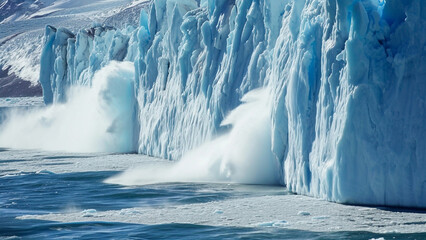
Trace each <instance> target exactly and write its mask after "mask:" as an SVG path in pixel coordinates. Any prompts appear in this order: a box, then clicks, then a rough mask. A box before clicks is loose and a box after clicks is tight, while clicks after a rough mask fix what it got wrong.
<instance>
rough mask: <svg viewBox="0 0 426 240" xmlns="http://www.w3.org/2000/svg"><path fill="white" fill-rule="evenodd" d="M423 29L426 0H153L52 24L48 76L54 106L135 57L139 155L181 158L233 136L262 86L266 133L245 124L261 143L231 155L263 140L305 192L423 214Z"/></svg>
mask: <svg viewBox="0 0 426 240" xmlns="http://www.w3.org/2000/svg"><path fill="white" fill-rule="evenodd" d="M424 26H426V3H425V2H424V1H422V0H408V1H407V0H387V1H385V0H297V1H296V0H279V1H278V0H277V1H268V0H232V1H227V0H181V1H178V0H167V1H166V0H153V1H151V3H150V5H149V8H147V9H143V10H142V11H141V14H140V21H139V26H138V27H136V28H134V27H131V26H127V27H123V28H121V29H118V28H112V27H108V26H105V25H99V24H97V25H96V24H95V25H93V27H91V28H88V29H83V30H80V31H79V32H78V33H76V34H75V33H72V32H71V31H69V30H67V29H65V28H54V27H52V26H47V27H46V31H45V37H44V46H43V50H42V55H41V64H40V67H41V68H40V82H41V84H42V87H43V93H44V100H45V103H46V104H57V103H61V102H65V101H68V98H69V97H72V96H67V89H69V88H70V87H71V86H91V85H92V84H93V83H92V78H93V76H94V74H95V73H96V72H97V71H100V70H101V69H102V68H103V67H104V66H107V65H108V63H109V62H111V61H131V62H133V63H134V67H135V74H134V91H133V93H132V97H134V99H135V101H136V102H137V104H136V107H135V108H136V114H133V113H132V115H133V122H134V125H137V126H132V129H134V131H136V133H135V135H137V136H136V137H134V140H133V141H134V142H133V143H132V144H133V145H134V146H135V147H134V150H135V151H138V152H139V153H141V154H146V155H151V156H156V157H162V158H167V159H173V160H177V159H180V158H182V157H183V158H185V157H184V156H185V154H186V153H187V152H188V151H189V150H191V149H196V148H197V147H199V146H200V145H201V144H203V143H205V142H209V141H213V142H214V139H216V138H217V137H220V136H223V135H226V134H230V133H232V128H233V126H232V123H233V121H231V122H229V123H230V124H226V123H227V122H226V117H227V116H228V115H229V114H230V113H231V112H232V110H233V109H235V108H237V107H238V106H239V105H241V103H242V99H243V97H244V96H245V95H246V94H247V93H249V94H250V92H251V91H252V90H254V89H258V88H263V89H265V91H267V92H268V93H269V94H268V98H269V100H268V102H271V104H265V106H264V108H265V111H266V112H267V113H268V117H267V119H268V121H267V123H266V126H268V127H267V128H259V127H258V126H255V127H251V125H250V124H248V125H246V128H245V129H244V127H242V129H243V130H244V131H248V132H250V131H252V130H253V129H256V130H258V129H264V130H263V131H265V132H264V133H263V134H262V136H263V137H258V136H257V135H256V134H242V135H237V136H236V137H235V136H234V139H237V141H233V142H232V143H233V144H234V145H231V146H228V147H229V148H235V149H239V150H238V151H239V152H240V153H241V155H242V156H244V155H243V153H244V151H248V150H249V149H247V148H248V147H250V146H251V145H248V146H247V147H239V141H238V139H240V140H241V141H246V139H245V138H247V137H249V138H253V142H254V145H262V147H261V149H267V152H268V153H266V154H264V155H263V156H260V158H262V157H263V158H264V159H263V161H264V162H269V163H270V162H273V164H274V166H276V167H275V168H276V169H275V171H277V172H278V174H277V175H278V177H277V179H278V181H279V183H281V184H283V185H285V186H286V187H287V188H288V189H289V190H290V191H293V192H295V193H299V194H304V195H309V196H314V197H318V198H323V199H326V200H329V201H335V202H340V203H351V204H368V205H386V206H402V207H420V208H425V207H426V174H425V171H426V140H425V136H426V125H425V120H426V95H425V93H426V70H425V66H426V31H425V27H424ZM88 104H90V103H88ZM254 109H255V110H253V111H258V110H256V109H258V108H254ZM248 111H249V110H248ZM127 112H129V111H127ZM130 112H131V111H130ZM254 115H256V114H254ZM224 120H225V121H224ZM249 122H250V121H249ZM259 122H260V123H262V124H265V123H264V121H259ZM240 128H241V127H240ZM264 136H267V140H265V137H264ZM233 155H234V154H231V155H230V156H228V157H230V158H232V156H233ZM237 155H238V154H237ZM238 161H244V159H239V160H238ZM247 161H249V160H247ZM269 163H268V164H269ZM256 164H258V163H256ZM265 164H266V163H265ZM256 166H257V165H256ZM251 174H255V173H251Z"/></svg>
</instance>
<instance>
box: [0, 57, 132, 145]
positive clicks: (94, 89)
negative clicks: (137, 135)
mask: <svg viewBox="0 0 426 240" xmlns="http://www.w3.org/2000/svg"><path fill="white" fill-rule="evenodd" d="M92 82H93V85H92V86H91V87H72V88H70V90H69V92H68V94H67V96H68V99H69V100H68V101H67V102H66V103H63V104H54V105H51V106H48V107H44V108H40V109H34V110H31V111H14V112H11V113H10V114H9V116H8V117H7V119H6V121H5V122H3V124H2V125H1V126H0V146H2V147H10V148H20V149H43V150H50V151H70V152H131V151H133V150H134V143H133V127H132V126H133V120H134V114H135V113H134V110H135V109H134V106H135V103H134V102H135V99H134V66H133V63H130V62H121V63H119V62H111V63H110V64H109V65H107V66H106V67H104V68H103V69H101V70H99V71H98V72H97V73H96V74H95V75H94V77H93V81H92Z"/></svg>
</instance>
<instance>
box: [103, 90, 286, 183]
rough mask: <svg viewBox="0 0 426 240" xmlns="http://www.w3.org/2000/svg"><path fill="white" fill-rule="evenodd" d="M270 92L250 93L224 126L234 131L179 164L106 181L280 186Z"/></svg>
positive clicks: (130, 172)
mask: <svg viewBox="0 0 426 240" xmlns="http://www.w3.org/2000/svg"><path fill="white" fill-rule="evenodd" d="M269 96H270V94H269V91H268V90H267V89H258V90H254V91H251V92H249V93H248V94H246V95H245V96H244V97H243V99H242V102H243V103H242V104H241V105H240V106H239V107H237V108H236V109H235V110H233V111H232V112H231V113H230V114H229V116H228V117H227V118H226V119H225V120H224V121H223V122H222V125H231V126H232V129H231V130H230V131H229V132H228V133H226V134H224V135H222V136H219V137H218V138H216V139H214V140H212V141H210V142H207V143H205V144H203V145H202V146H200V147H198V148H196V149H194V150H192V151H190V152H189V153H187V154H186V155H185V156H183V158H182V159H181V160H180V161H178V162H176V163H171V164H170V163H169V164H167V163H164V162H163V163H156V164H153V165H151V166H144V167H143V168H142V167H141V168H136V169H131V170H128V171H125V172H124V173H122V174H120V175H118V176H115V177H112V178H110V179H108V180H106V182H107V183H114V184H122V185H143V184H152V183H159V182H235V183H246V184H277V183H278V173H277V171H278V169H279V168H278V167H277V166H276V162H275V160H274V157H273V155H272V152H271V120H270V114H271V112H270V111H271V103H270V98H269Z"/></svg>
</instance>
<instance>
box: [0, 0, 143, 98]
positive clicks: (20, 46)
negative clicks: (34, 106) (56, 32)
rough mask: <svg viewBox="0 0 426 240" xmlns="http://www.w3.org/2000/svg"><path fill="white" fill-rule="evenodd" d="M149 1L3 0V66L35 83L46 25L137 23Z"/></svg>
mask: <svg viewBox="0 0 426 240" xmlns="http://www.w3.org/2000/svg"><path fill="white" fill-rule="evenodd" d="M146 2H147V0H135V1H132V0H108V1H105V0H95V1H86V0H5V1H3V2H2V3H0V22H1V23H0V67H1V68H2V69H3V70H6V69H8V71H9V73H10V74H12V75H13V76H15V78H14V79H20V80H19V81H21V82H22V80H24V81H29V82H30V83H31V85H32V86H34V85H36V84H38V80H39V70H40V55H41V49H42V37H43V34H44V29H45V26H46V25H49V24H52V25H57V26H63V27H67V28H69V29H72V30H77V29H81V28H88V27H90V26H92V25H93V23H105V24H108V25H109V26H119V27H124V26H125V25H135V26H137V25H138V24H137V23H138V19H139V13H140V9H141V8H142V7H143V6H144V5H145V3H146ZM8 84H12V82H9V83H8ZM14 88H19V86H14ZM23 91H25V90H23Z"/></svg>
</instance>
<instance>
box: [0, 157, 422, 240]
mask: <svg viewBox="0 0 426 240" xmlns="http://www.w3.org/2000/svg"><path fill="white" fill-rule="evenodd" d="M126 160H128V161H126ZM147 161H150V162H152V161H156V160H155V159H151V158H149V159H148V158H146V157H143V156H138V155H107V154H104V155H102V154H91V155H83V154H65V153H53V152H43V151H36V150H33V151H29V150H11V149H1V150H0V223H1V224H0V238H1V239H21V238H22V239H56V238H63V239H72V238H78V239H372V238H381V237H382V238H384V239H425V238H426V234H425V233H375V232H369V231H358V230H354V231H346V230H344V231H323V230H321V231H310V230H307V229H302V230H301V229H292V227H291V222H292V220H291V217H290V216H289V217H290V218H288V219H290V220H289V224H287V223H286V224H282V225H279V224H276V223H271V224H269V225H268V224H257V225H256V224H254V225H253V224H251V225H250V224H241V219H239V220H238V221H237V219H238V218H240V217H241V218H251V217H252V216H251V215H250V214H248V215H247V214H245V213H243V211H246V210H243V209H242V210H241V211H242V212H241V216H238V215H237V216H234V217H235V220H230V221H227V223H230V224H229V226H225V225H222V224H221V223H220V220H219V221H218V222H215V221H214V220H211V219H209V218H210V217H211V216H213V217H214V216H215V215H223V214H224V213H223V212H221V211H220V210H215V211H207V214H206V212H200V214H201V215H205V216H206V221H205V222H203V221H200V220H199V219H194V222H190V221H191V220H190V221H189V222H188V219H187V218H185V216H179V212H182V211H189V212H191V206H194V209H193V210H194V211H199V210H200V207H199V206H200V205H203V206H209V205H212V206H213V208H212V209H215V208H214V206H215V205H217V206H220V207H218V209H224V210H223V211H225V212H226V211H230V209H226V207H223V206H224V205H223V204H225V206H226V205H227V204H228V203H227V202H230V203H229V208H235V205H233V204H232V202H233V201H237V202H238V201H241V200H247V199H248V202H252V203H253V206H256V205H257V204H256V201H258V200H260V201H259V206H257V207H258V208H262V204H264V203H263V202H262V199H268V198H271V197H274V198H283V197H285V199H290V198H296V197H297V195H293V194H291V193H289V192H287V191H286V189H285V188H284V187H282V186H261V185H259V186H258V185H240V184H227V183H160V184H151V185H142V186H121V185H116V184H107V183H105V182H104V181H105V180H106V179H108V178H110V177H112V176H114V175H116V174H118V173H120V172H121V169H125V168H128V167H131V166H133V165H135V164H138V163H139V164H142V165H143V164H147ZM102 163H104V165H102ZM115 164H117V165H118V166H120V165H121V167H118V169H117V170H113V169H114V168H115V166H114V165H115ZM96 169H98V170H96ZM285 199H283V202H282V205H281V206H278V207H282V208H291V207H292V206H288V204H287V203H286V202H285ZM303 201H305V203H306V204H307V209H308V210H309V211H311V212H312V209H309V207H308V206H309V198H307V200H303ZM289 204H291V203H289ZM336 205H338V204H332V203H329V205H328V206H330V208H333V207H334V206H336ZM339 206H340V205H339ZM263 207H264V208H265V210H266V209H268V208H278V207H277V206H273V205H272V206H263ZM161 209H166V211H169V210H170V211H169V212H173V211H175V213H170V214H172V215H171V216H173V217H172V218H171V219H169V217H167V216H165V217H161V216H160V215H162V214H163V215H164V212H162V211H160V210H161ZM183 209H186V210H183ZM276 210H277V214H281V213H278V210H279V209H276ZM157 214H158V216H157ZM173 214H174V215H178V216H177V217H176V216H174V215H173ZM415 214H418V215H420V216H422V214H424V213H422V212H416V213H415ZM299 215H300V214H299ZM117 216H118V218H117ZM130 216H132V217H133V218H132V220H131V221H130V222H127V221H126V219H128V218H131V217H130ZM135 216H137V217H136V218H135ZM120 217H121V218H120ZM407 217H410V216H407ZM49 218H51V219H52V220H49ZM146 218H150V219H151V220H149V221H148V222H151V223H150V224H147V220H146ZM260 218H261V219H260V220H261V221H266V220H268V216H261V217H260ZM411 218H412V217H411ZM117 219H118V220H117ZM137 219H139V221H140V223H138V220H137ZM155 219H157V220H155ZM176 219H178V220H179V219H182V221H176ZM318 219H320V218H318ZM324 219H326V218H324ZM135 220H136V221H135ZM228 220H229V219H228ZM156 221H158V222H157V223H155V222H156ZM242 221H243V222H244V219H242ZM233 222H235V223H236V224H235V225H232V223H233ZM408 223H409V222H408ZM329 224H330V226H332V225H333V223H329ZM411 224H414V225H416V224H417V225H421V224H423V225H424V224H426V222H423V223H422V222H421V221H417V222H411ZM307 225H309V223H307ZM407 226H409V225H407ZM425 230H426V229H425Z"/></svg>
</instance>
